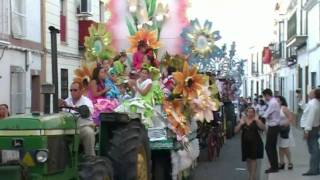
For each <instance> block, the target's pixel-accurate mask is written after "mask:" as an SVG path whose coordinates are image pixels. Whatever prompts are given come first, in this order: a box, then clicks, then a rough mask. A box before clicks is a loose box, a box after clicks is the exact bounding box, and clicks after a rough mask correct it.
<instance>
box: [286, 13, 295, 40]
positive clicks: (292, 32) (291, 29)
mask: <svg viewBox="0 0 320 180" xmlns="http://www.w3.org/2000/svg"><path fill="white" fill-rule="evenodd" d="M287 35H288V40H290V39H291V38H292V37H293V36H295V35H297V12H295V13H294V14H293V15H292V16H291V17H290V19H289V21H288V33H287Z"/></svg>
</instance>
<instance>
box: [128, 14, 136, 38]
mask: <svg viewBox="0 0 320 180" xmlns="http://www.w3.org/2000/svg"><path fill="white" fill-rule="evenodd" d="M126 22H127V26H128V30H129V34H130V36H133V35H135V34H136V32H137V29H136V27H135V26H134V25H133V24H132V23H131V22H130V20H129V19H128V18H126Z"/></svg>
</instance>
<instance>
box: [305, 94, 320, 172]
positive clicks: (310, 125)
mask: <svg viewBox="0 0 320 180" xmlns="http://www.w3.org/2000/svg"><path fill="white" fill-rule="evenodd" d="M309 99H310V100H309V102H308V104H307V106H306V108H305V110H304V111H303V115H302V118H301V126H302V127H303V128H304V139H305V140H307V144H308V150H309V153H310V168H309V170H308V171H307V172H306V173H304V174H303V175H304V176H315V175H320V148H319V142H318V139H319V126H320V89H314V90H312V91H311V92H310V93H309Z"/></svg>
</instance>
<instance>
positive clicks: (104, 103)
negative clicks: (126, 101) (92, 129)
mask: <svg viewBox="0 0 320 180" xmlns="http://www.w3.org/2000/svg"><path fill="white" fill-rule="evenodd" d="M118 105H119V102H118V100H116V99H113V100H110V99H98V100H97V103H96V104H94V112H93V115H92V118H93V120H94V122H95V123H96V124H97V125H98V124H100V121H99V115H100V113H108V112H113V110H114V109H115V108H116V107H118Z"/></svg>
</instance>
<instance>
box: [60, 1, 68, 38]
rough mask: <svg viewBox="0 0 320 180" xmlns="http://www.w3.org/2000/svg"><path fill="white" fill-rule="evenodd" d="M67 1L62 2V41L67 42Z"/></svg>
mask: <svg viewBox="0 0 320 180" xmlns="http://www.w3.org/2000/svg"><path fill="white" fill-rule="evenodd" d="M66 2H67V1H66V0H60V40H61V41H62V42H66V40H67V4H66Z"/></svg>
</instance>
